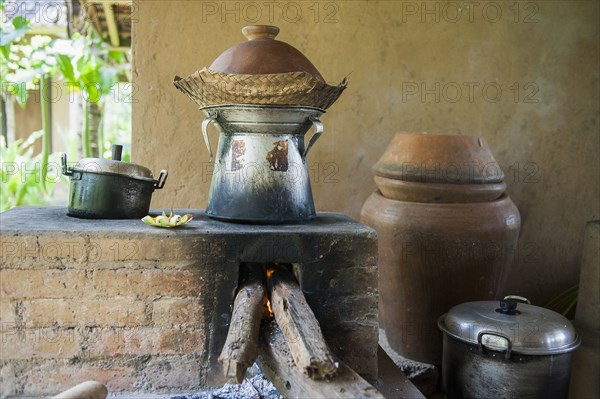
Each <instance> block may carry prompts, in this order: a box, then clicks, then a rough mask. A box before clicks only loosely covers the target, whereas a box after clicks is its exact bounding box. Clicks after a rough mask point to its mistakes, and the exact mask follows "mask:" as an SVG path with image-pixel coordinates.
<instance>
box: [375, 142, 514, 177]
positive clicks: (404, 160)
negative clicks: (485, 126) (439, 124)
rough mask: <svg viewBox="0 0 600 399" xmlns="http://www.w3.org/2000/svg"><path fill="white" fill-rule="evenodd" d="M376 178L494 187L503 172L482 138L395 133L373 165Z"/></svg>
mask: <svg viewBox="0 0 600 399" xmlns="http://www.w3.org/2000/svg"><path fill="white" fill-rule="evenodd" d="M373 172H374V173H375V175H377V176H382V177H387V178H390V179H396V180H403V181H412V182H421V183H442V184H493V183H501V182H502V181H503V180H504V172H502V169H500V165H498V162H496V159H495V158H494V156H493V154H492V152H491V150H490V148H489V147H488V145H487V143H486V142H485V140H484V139H483V138H482V137H477V136H466V135H439V134H427V133H397V134H396V135H395V136H394V138H393V139H392V141H390V143H389V145H388V146H387V149H386V151H385V153H384V154H383V156H382V157H381V158H380V159H379V161H377V163H376V164H375V165H374V166H373Z"/></svg>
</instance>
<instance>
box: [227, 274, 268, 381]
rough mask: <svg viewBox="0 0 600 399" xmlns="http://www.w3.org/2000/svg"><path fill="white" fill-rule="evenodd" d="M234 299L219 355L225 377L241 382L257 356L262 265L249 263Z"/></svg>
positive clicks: (262, 297) (261, 305)
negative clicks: (227, 330)
mask: <svg viewBox="0 0 600 399" xmlns="http://www.w3.org/2000/svg"><path fill="white" fill-rule="evenodd" d="M246 272H247V275H246V276H243V277H242V279H241V282H240V285H239V287H238V292H237V294H236V297H235V300H234V302H233V313H232V315H231V323H230V324H229V332H228V333H227V339H226V340H225V345H224V346H223V350H222V351H221V355H220V356H219V362H220V363H221V364H222V365H223V373H224V374H225V378H227V379H228V381H231V382H236V383H238V384H240V383H241V382H242V381H243V380H244V375H245V374H246V370H247V369H248V367H250V366H252V364H253V363H254V361H255V360H256V358H257V356H258V334H259V331H260V322H261V318H262V309H263V300H264V296H265V290H264V286H263V272H262V267H260V268H258V267H248V268H247V269H246Z"/></svg>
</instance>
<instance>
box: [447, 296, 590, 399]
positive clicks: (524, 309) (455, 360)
mask: <svg viewBox="0 0 600 399" xmlns="http://www.w3.org/2000/svg"><path fill="white" fill-rule="evenodd" d="M516 298H519V299H523V300H525V301H527V300H526V299H524V298H521V297H513V296H509V297H506V298H505V299H504V300H503V301H500V306H498V302H496V301H480V302H468V303H463V304H461V305H458V306H455V307H453V308H452V309H450V311H448V313H446V314H445V315H443V316H441V317H440V318H439V320H438V327H439V328H440V329H441V330H442V331H443V333H444V354H443V362H442V384H443V387H444V390H445V392H446V395H447V397H448V399H455V398H495V399H496V398H497V399H502V398H507V399H508V398H519V399H527V398H529V399H533V398H536V399H537V398H539V399H553V398H554V399H558V398H565V399H566V398H567V395H568V391H569V380H570V375H571V360H572V355H573V351H574V350H575V349H576V348H577V347H578V346H579V344H580V339H579V338H578V337H577V334H576V333H575V329H574V328H573V326H572V324H571V323H570V322H569V321H568V320H567V319H566V318H564V317H563V316H561V315H559V314H558V313H556V312H553V311H551V310H548V309H544V308H541V307H537V306H533V305H530V304H529V301H527V304H519V306H518V307H517V303H518V302H517V300H516Z"/></svg>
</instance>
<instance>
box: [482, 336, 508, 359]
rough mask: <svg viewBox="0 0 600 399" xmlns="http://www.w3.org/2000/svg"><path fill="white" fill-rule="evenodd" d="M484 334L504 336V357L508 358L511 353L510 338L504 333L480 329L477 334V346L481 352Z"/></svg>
mask: <svg viewBox="0 0 600 399" xmlns="http://www.w3.org/2000/svg"><path fill="white" fill-rule="evenodd" d="M484 335H493V336H495V337H499V338H504V339H505V340H506V342H507V347H506V354H505V355H504V357H505V358H506V359H510V354H511V353H512V341H511V340H510V338H508V336H507V335H506V334H502V333H499V332H496V331H486V330H484V331H480V332H479V334H477V346H478V347H479V353H483V336H484Z"/></svg>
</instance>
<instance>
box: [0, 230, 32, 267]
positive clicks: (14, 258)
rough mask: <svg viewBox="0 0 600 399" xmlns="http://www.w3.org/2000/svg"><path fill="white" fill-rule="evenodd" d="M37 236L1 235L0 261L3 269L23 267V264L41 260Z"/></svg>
mask: <svg viewBox="0 0 600 399" xmlns="http://www.w3.org/2000/svg"><path fill="white" fill-rule="evenodd" d="M39 258H40V255H39V251H38V242H37V237H36V236H6V235H0V259H1V260H2V268H3V269H4V268H11V267H16V268H19V267H22V264H23V263H31V262H35V261H37V260H39Z"/></svg>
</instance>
